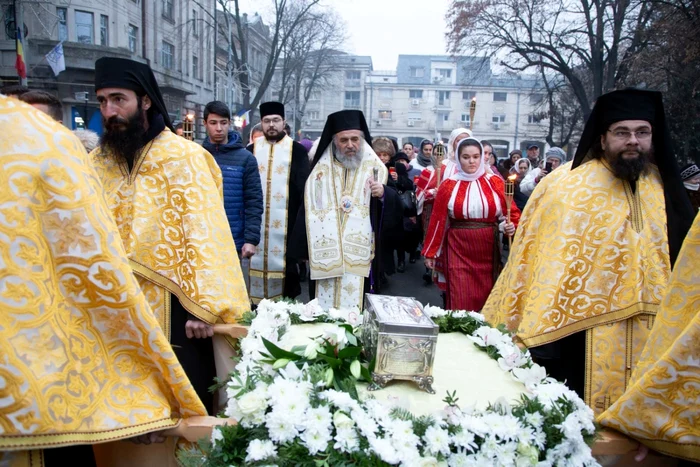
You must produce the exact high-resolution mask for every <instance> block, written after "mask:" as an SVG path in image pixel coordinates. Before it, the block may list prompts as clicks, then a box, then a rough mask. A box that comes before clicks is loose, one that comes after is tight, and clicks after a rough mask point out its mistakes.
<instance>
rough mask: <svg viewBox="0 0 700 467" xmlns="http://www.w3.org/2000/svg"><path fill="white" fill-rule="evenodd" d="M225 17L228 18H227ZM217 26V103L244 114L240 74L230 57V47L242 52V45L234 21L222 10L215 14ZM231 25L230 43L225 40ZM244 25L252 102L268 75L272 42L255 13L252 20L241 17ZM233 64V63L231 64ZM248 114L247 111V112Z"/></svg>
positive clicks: (268, 96)
mask: <svg viewBox="0 0 700 467" xmlns="http://www.w3.org/2000/svg"><path fill="white" fill-rule="evenodd" d="M224 15H228V22H227V18H226V17H225V16H224ZM216 23H217V25H218V26H217V40H216V69H215V72H216V90H215V97H216V99H217V100H220V101H222V102H226V104H228V106H229V107H230V109H231V112H234V113H236V112H238V111H240V110H243V89H241V86H240V84H239V81H238V79H237V76H236V75H237V72H236V70H235V66H234V64H233V63H231V64H230V67H229V60H230V59H231V57H230V55H229V44H231V43H232V44H233V45H234V47H235V48H236V50H237V51H239V56H240V50H241V43H240V40H239V38H238V30H237V29H238V28H237V27H236V23H235V20H234V17H233V15H232V14H231V13H224V12H223V11H221V10H217V11H216ZM228 24H230V25H231V37H232V38H231V40H227V39H226V34H227V33H228V31H227V25H228ZM241 25H242V26H243V27H242V29H243V34H244V35H245V38H246V41H245V42H246V46H247V56H248V71H249V75H248V76H249V79H250V83H249V86H250V96H251V99H252V98H253V97H254V96H255V95H256V94H257V92H258V89H259V88H260V85H261V83H262V80H263V77H264V75H265V67H266V66H267V63H268V61H269V55H270V50H271V48H272V41H271V39H270V27H269V26H267V25H266V24H265V22H264V21H263V19H262V17H261V16H260V15H259V14H258V13H255V14H253V15H252V16H249V15H248V14H247V13H243V14H242V15H241ZM231 62H233V61H232V60H231ZM271 96H272V92H271V90H268V91H266V92H265V98H263V100H262V101H263V102H265V101H267V100H271V99H272V97H271ZM245 110H248V109H245Z"/></svg>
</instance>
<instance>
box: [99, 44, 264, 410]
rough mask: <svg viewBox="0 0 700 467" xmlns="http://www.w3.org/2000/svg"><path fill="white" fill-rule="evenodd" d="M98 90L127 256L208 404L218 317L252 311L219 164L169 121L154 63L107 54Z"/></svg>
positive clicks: (108, 186) (108, 191)
mask: <svg viewBox="0 0 700 467" xmlns="http://www.w3.org/2000/svg"><path fill="white" fill-rule="evenodd" d="M95 89H96V93H97V100H98V102H99V103H100V111H101V112H102V118H103V123H104V126H105V133H104V134H103V136H102V139H101V142H100V147H98V148H97V149H96V150H95V151H93V153H92V155H93V164H94V165H95V167H96V169H97V173H98V175H99V177H100V179H101V181H102V185H103V187H104V192H105V195H106V198H107V203H108V205H109V207H110V209H111V210H112V213H113V215H114V218H115V220H116V221H117V225H118V226H119V233H120V237H121V240H122V242H123V243H124V248H125V249H126V253H127V256H128V258H129V262H130V264H131V266H132V268H133V270H134V272H135V273H136V275H137V278H138V280H139V283H140V284H141V288H142V289H143V292H144V294H145V295H146V298H147V299H148V301H149V303H150V304H151V308H152V309H153V311H154V313H155V315H156V317H157V319H158V321H159V322H160V324H161V327H162V328H163V330H164V331H165V334H166V335H167V336H168V337H169V338H170V342H171V343H172V344H173V347H174V348H175V352H176V354H177V357H178V359H179V360H180V363H181V364H182V366H183V367H184V369H185V371H186V372H187V375H188V377H189V378H190V380H191V381H192V384H193V385H194V387H195V389H196V391H197V394H199V397H200V398H201V399H202V402H204V405H205V406H206V407H207V410H208V411H210V412H212V411H213V400H214V399H213V395H212V393H211V392H210V391H209V387H210V386H211V385H212V384H213V379H214V377H215V376H216V368H215V355H214V350H213V345H212V339H211V338H212V335H213V330H212V328H211V325H213V324H217V323H235V322H236V321H237V320H238V319H239V318H240V316H241V315H242V314H243V313H244V312H246V311H249V310H250V302H249V300H248V296H247V291H246V288H245V283H244V281H243V275H242V273H241V269H240V264H239V261H238V256H237V253H236V247H235V244H234V241H233V237H232V235H231V229H230V228H229V226H228V221H227V220H226V214H225V211H224V206H223V199H222V191H221V171H220V170H219V168H218V166H217V164H216V161H215V160H214V158H213V157H212V156H211V154H209V153H208V152H207V151H206V150H204V149H203V148H202V147H201V146H200V145H198V144H196V143H194V142H191V141H188V140H186V139H184V138H181V137H179V136H177V135H176V134H175V133H174V132H173V131H172V128H171V124H170V120H169V118H168V113H167V109H166V108H165V104H164V103H163V98H162V96H161V93H160V90H159V88H158V84H157V83H156V81H155V77H154V75H153V72H152V71H151V69H150V67H148V65H145V64H142V63H138V62H135V61H132V60H125V59H118V58H101V59H99V60H98V61H97V62H96V64H95Z"/></svg>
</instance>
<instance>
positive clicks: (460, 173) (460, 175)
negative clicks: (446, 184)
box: [450, 137, 486, 182]
mask: <svg viewBox="0 0 700 467" xmlns="http://www.w3.org/2000/svg"><path fill="white" fill-rule="evenodd" d="M469 142H471V143H474V142H476V143H477V144H478V145H479V149H480V150H481V157H479V168H478V169H476V172H474V173H473V174H468V173H466V172H465V171H464V170H463V169H462V164H461V162H460V161H459V152H460V150H461V149H462V146H464V145H465V144H466V143H469ZM455 156H456V157H457V159H456V160H455V165H456V166H457V172H456V173H455V174H454V175H453V176H452V177H450V178H452V179H454V180H464V181H467V182H473V181H475V180H477V179H479V178H480V177H481V176H483V175H484V174H485V173H486V168H485V165H484V147H483V146H482V145H481V141H479V140H478V139H476V138H472V137H469V138H464V139H463V140H462V141H460V142H459V144H458V145H457V150H456V151H455Z"/></svg>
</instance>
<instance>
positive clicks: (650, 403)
mask: <svg viewBox="0 0 700 467" xmlns="http://www.w3.org/2000/svg"><path fill="white" fill-rule="evenodd" d="M598 421H599V422H600V423H601V424H602V425H604V426H607V427H610V428H614V429H616V430H619V431H621V432H623V433H625V434H627V435H629V436H631V437H633V438H635V439H637V440H639V441H641V442H642V443H644V444H646V445H647V446H649V447H650V448H652V449H654V450H656V451H659V452H663V453H665V454H669V455H672V456H676V457H682V458H685V459H689V460H692V461H694V462H700V216H698V217H696V218H695V223H694V224H693V227H692V228H691V230H690V232H689V233H688V236H687V237H686V238H685V242H684V243H683V247H682V248H681V251H680V254H679V256H678V259H677V260H676V265H675V268H674V270H673V274H672V275H671V282H670V284H669V286H668V288H667V289H666V295H665V297H664V300H663V302H662V303H661V310H660V311H659V313H658V314H657V315H656V324H655V325H654V329H652V331H651V335H650V336H649V339H648V340H647V344H646V347H644V351H643V352H642V356H641V358H640V359H639V363H638V364H637V368H636V369H635V370H634V373H633V374H632V379H631V381H630V387H629V388H628V389H627V391H625V393H624V394H623V395H622V397H620V398H619V399H618V400H617V402H615V403H614V404H613V405H612V406H611V407H610V408H609V409H608V410H607V411H606V412H605V413H603V414H602V415H601V416H600V418H599V420H598Z"/></svg>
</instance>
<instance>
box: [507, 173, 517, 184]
mask: <svg viewBox="0 0 700 467" xmlns="http://www.w3.org/2000/svg"><path fill="white" fill-rule="evenodd" d="M516 178H518V176H517V175H516V174H513V175H511V176H510V177H508V181H509V182H514V181H515V179H516Z"/></svg>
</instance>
